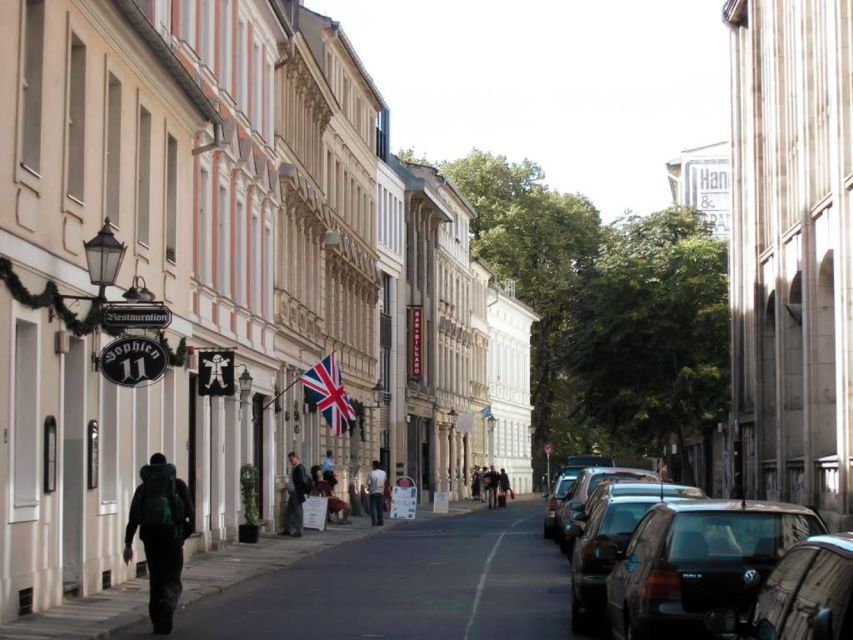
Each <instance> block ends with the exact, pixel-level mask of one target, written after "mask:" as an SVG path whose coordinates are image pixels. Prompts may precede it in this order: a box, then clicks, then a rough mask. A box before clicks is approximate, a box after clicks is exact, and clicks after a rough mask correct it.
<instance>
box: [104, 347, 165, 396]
mask: <svg viewBox="0 0 853 640" xmlns="http://www.w3.org/2000/svg"><path fill="white" fill-rule="evenodd" d="M168 364H169V357H168V354H167V353H166V350H165V349H164V348H163V347H162V345H161V344H160V343H159V342H158V341H156V340H152V339H151V338H143V337H140V336H128V337H126V338H119V339H118V340H115V341H113V342H111V343H110V344H108V345H107V346H106V347H104V350H103V351H101V359H100V365H101V372H102V373H103V374H104V377H105V378H106V379H107V380H109V381H110V382H114V383H115V384H120V385H122V386H124V387H135V386H136V385H138V384H139V383H140V382H155V381H157V380H159V379H160V378H161V377H162V376H163V374H164V373H166V367H167V366H168Z"/></svg>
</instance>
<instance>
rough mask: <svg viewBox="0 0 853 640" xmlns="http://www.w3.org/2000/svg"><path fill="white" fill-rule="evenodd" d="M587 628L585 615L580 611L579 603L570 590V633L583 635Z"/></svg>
mask: <svg viewBox="0 0 853 640" xmlns="http://www.w3.org/2000/svg"><path fill="white" fill-rule="evenodd" d="M587 626H588V624H587V615H586V613H585V612H583V611H581V607H580V603H579V602H578V599H577V598H576V597H575V591H574V589H572V633H585V632H586V629H587Z"/></svg>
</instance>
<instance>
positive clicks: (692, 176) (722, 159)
mask: <svg viewBox="0 0 853 640" xmlns="http://www.w3.org/2000/svg"><path fill="white" fill-rule="evenodd" d="M730 154H731V145H730V144H729V143H728V142H718V143H716V144H709V145H705V146H703V147H696V148H695V149H685V150H684V151H682V152H681V154H680V155H679V157H678V158H677V159H675V160H671V161H670V162H667V163H666V169H667V177H668V178H669V189H670V191H671V192H672V202H673V203H674V204H680V205H687V206H691V207H693V208H694V209H697V210H698V211H700V212H702V216H703V217H704V219H705V220H706V221H707V222H708V223H709V224H710V225H711V226H712V228H713V234H714V237H717V238H724V239H728V238H729V234H730V233H731V217H732V206H731V190H732V168H731V158H730Z"/></svg>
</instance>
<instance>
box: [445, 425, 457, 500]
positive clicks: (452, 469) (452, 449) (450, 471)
mask: <svg viewBox="0 0 853 640" xmlns="http://www.w3.org/2000/svg"><path fill="white" fill-rule="evenodd" d="M447 449H448V456H447V464H446V465H445V468H446V469H447V491H448V492H449V493H450V494H451V496H450V497H451V499H455V497H456V496H455V494H456V455H457V447H456V430H455V429H454V428H453V425H450V427H449V428H448V429H447Z"/></svg>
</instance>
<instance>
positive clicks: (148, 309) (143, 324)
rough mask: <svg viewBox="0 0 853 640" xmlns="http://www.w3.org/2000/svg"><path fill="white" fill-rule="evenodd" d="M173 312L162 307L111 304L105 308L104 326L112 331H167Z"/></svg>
mask: <svg viewBox="0 0 853 640" xmlns="http://www.w3.org/2000/svg"><path fill="white" fill-rule="evenodd" d="M170 324H172V312H171V310H170V309H169V308H168V307H165V306H161V305H127V304H109V305H106V306H105V307H104V326H105V327H108V328H110V329H165V328H166V327H168V326H169V325H170Z"/></svg>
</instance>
